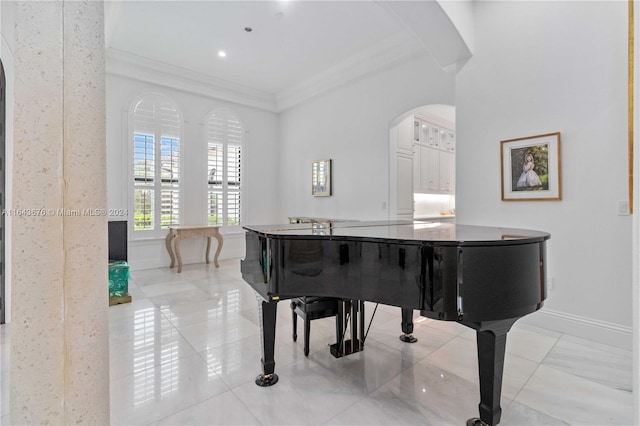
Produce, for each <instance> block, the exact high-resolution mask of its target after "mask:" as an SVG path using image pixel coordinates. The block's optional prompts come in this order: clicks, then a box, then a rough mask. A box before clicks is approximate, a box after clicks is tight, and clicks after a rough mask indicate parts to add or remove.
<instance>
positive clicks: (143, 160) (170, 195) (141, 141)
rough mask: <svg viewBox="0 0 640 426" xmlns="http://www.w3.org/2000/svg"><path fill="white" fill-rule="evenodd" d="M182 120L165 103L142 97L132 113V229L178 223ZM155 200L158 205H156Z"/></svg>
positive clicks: (166, 101) (144, 229)
mask: <svg viewBox="0 0 640 426" xmlns="http://www.w3.org/2000/svg"><path fill="white" fill-rule="evenodd" d="M181 133H182V120H181V117H180V113H179V111H178V109H177V107H176V106H175V105H174V104H173V103H172V102H171V101H169V100H167V99H165V98H163V97H161V96H157V95H150V96H145V97H144V98H143V99H142V100H140V101H139V102H138V103H137V104H136V106H135V108H134V111H133V180H134V182H133V186H134V190H133V196H134V200H133V214H134V218H133V229H134V231H156V233H157V231H159V230H160V229H166V228H167V227H169V226H171V225H177V224H179V222H180V178H181V176H180V136H181ZM158 200H159V202H158Z"/></svg>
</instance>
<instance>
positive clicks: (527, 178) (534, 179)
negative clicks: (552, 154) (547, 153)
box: [517, 152, 542, 190]
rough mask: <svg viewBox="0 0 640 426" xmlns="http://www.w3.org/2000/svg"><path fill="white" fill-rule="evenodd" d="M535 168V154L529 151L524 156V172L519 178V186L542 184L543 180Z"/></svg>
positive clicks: (527, 186)
mask: <svg viewBox="0 0 640 426" xmlns="http://www.w3.org/2000/svg"><path fill="white" fill-rule="evenodd" d="M534 168H535V163H534V161H533V154H531V153H530V152H528V153H527V154H526V155H525V156H524V164H523V165H522V174H521V175H520V179H518V183H517V188H518V189H525V190H526V188H531V187H536V186H541V185H542V181H541V180H540V177H539V176H538V174H537V173H536V172H535V171H534V170H533V169H534Z"/></svg>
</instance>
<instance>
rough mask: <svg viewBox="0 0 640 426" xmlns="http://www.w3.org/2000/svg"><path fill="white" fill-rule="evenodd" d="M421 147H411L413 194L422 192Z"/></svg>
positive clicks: (417, 145)
mask: <svg viewBox="0 0 640 426" xmlns="http://www.w3.org/2000/svg"><path fill="white" fill-rule="evenodd" d="M423 149H424V148H423V147H422V145H419V144H414V145H413V192H424V190H423V188H422V154H421V153H422V150H423Z"/></svg>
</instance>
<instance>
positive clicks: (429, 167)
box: [413, 118, 455, 194]
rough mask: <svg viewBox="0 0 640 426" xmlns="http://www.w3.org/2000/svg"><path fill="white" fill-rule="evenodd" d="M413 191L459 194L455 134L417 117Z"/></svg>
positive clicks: (415, 124)
mask: <svg viewBox="0 0 640 426" xmlns="http://www.w3.org/2000/svg"><path fill="white" fill-rule="evenodd" d="M418 128H419V129H420V137H419V138H418V140H416V139H415V133H416V131H415V130H416V129H418ZM413 192H418V193H428V194H429V193H431V194H454V192H455V132H454V131H452V130H449V129H446V128H444V127H441V126H438V125H435V124H433V123H429V122H427V121H425V120H421V119H418V118H414V138H413Z"/></svg>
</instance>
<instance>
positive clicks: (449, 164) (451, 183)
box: [439, 151, 456, 194]
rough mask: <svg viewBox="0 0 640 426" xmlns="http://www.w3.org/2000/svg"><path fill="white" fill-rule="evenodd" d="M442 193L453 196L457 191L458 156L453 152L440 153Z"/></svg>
mask: <svg viewBox="0 0 640 426" xmlns="http://www.w3.org/2000/svg"><path fill="white" fill-rule="evenodd" d="M439 154H440V191H443V192H444V193H446V194H453V193H454V192H455V189H456V156H455V154H454V153H452V152H447V151H440V153H439Z"/></svg>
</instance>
